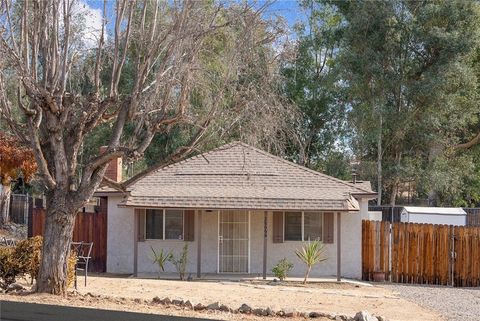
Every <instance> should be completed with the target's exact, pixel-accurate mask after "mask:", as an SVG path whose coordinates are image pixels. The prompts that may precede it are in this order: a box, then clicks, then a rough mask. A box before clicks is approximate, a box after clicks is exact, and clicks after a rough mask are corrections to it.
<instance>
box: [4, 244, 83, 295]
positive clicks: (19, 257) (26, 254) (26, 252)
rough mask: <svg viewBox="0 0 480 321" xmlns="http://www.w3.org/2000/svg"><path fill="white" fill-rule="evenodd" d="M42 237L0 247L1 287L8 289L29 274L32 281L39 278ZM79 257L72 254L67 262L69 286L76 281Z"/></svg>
mask: <svg viewBox="0 0 480 321" xmlns="http://www.w3.org/2000/svg"><path fill="white" fill-rule="evenodd" d="M42 241H43V238H42V237H41V236H35V237H32V238H29V239H25V240H21V241H19V242H17V244H16V246H15V247H0V287H1V288H3V289H6V288H7V287H8V286H9V285H10V284H12V283H14V282H15V279H16V278H17V276H19V275H22V274H29V275H30V277H31V278H32V281H33V280H34V279H35V280H36V279H37V278H38V273H39V271H40V261H41V258H42ZM76 262H77V256H76V254H75V253H74V252H70V256H69V257H68V260H67V286H71V285H72V284H73V281H74V279H75V264H76Z"/></svg>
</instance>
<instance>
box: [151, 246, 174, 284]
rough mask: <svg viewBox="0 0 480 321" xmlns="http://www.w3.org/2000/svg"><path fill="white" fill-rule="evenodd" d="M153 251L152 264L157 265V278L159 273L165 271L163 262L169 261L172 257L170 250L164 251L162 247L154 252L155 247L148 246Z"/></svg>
mask: <svg viewBox="0 0 480 321" xmlns="http://www.w3.org/2000/svg"><path fill="white" fill-rule="evenodd" d="M150 248H151V249H152V252H153V257H152V260H153V264H157V265H158V278H160V273H161V272H164V271H165V263H167V262H168V261H170V259H171V257H172V252H168V253H167V252H166V251H164V250H163V249H161V250H160V251H159V252H156V251H155V249H154V248H153V247H152V246H151V247H150Z"/></svg>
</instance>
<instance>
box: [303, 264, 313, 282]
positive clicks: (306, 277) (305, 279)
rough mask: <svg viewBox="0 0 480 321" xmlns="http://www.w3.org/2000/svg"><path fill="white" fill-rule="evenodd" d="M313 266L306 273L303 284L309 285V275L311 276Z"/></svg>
mask: <svg viewBox="0 0 480 321" xmlns="http://www.w3.org/2000/svg"><path fill="white" fill-rule="evenodd" d="M311 269H312V267H311V266H308V267H307V272H305V278H304V279H303V284H307V279H308V275H309V274H310V270H311Z"/></svg>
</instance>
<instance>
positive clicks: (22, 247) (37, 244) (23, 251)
mask: <svg viewBox="0 0 480 321" xmlns="http://www.w3.org/2000/svg"><path fill="white" fill-rule="evenodd" d="M41 255H42V237H41V236H34V237H31V238H29V239H25V240H21V241H19V242H17V245H16V246H15V250H14V256H15V257H16V259H17V261H18V263H19V265H20V268H21V270H22V271H23V273H28V274H30V277H31V278H32V280H33V279H35V280H36V279H37V276H38V271H39V270H40V258H41Z"/></svg>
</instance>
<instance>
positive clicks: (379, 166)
mask: <svg viewBox="0 0 480 321" xmlns="http://www.w3.org/2000/svg"><path fill="white" fill-rule="evenodd" d="M378 123H379V128H378V137H377V192H378V196H377V205H378V206H381V205H382V153H383V152H382V130H383V119H382V112H381V111H380V112H379V114H378Z"/></svg>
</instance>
